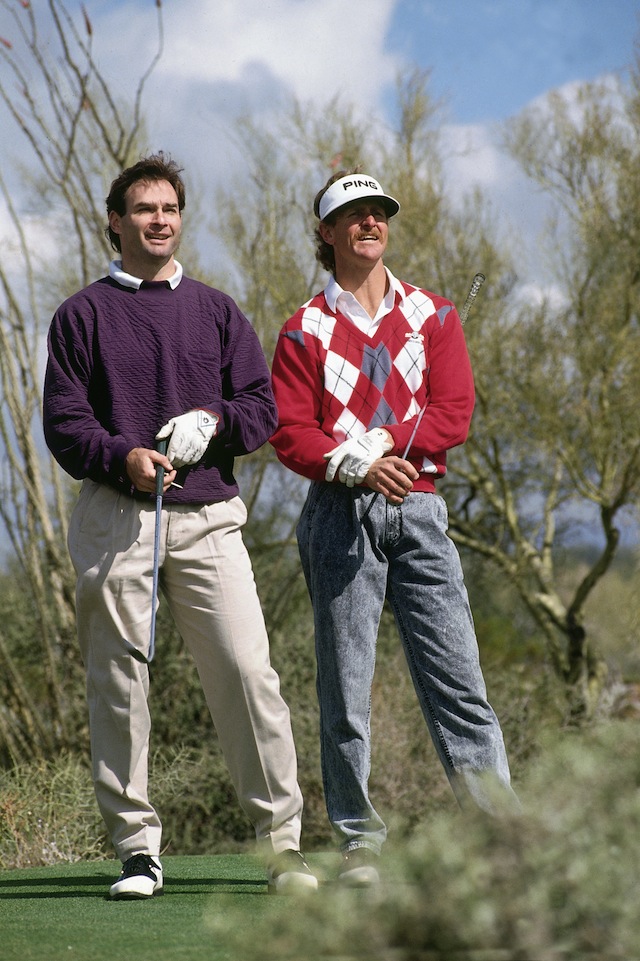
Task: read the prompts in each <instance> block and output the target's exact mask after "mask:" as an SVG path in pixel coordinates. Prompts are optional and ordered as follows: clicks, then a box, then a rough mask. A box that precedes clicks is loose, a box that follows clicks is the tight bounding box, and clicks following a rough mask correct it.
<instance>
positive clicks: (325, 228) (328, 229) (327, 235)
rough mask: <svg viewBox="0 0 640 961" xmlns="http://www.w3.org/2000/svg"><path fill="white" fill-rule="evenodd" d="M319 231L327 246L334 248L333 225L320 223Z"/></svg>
mask: <svg viewBox="0 0 640 961" xmlns="http://www.w3.org/2000/svg"><path fill="white" fill-rule="evenodd" d="M318 230H319V231H320V236H321V237H322V239H323V240H324V242H325V244H329V246H331V247H333V227H332V226H331V224H325V223H324V221H322V220H321V221H320V223H319V224H318Z"/></svg>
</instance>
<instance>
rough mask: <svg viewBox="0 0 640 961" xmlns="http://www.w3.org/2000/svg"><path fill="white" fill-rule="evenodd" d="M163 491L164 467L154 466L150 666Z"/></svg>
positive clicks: (160, 447) (162, 446)
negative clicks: (154, 515)
mask: <svg viewBox="0 0 640 961" xmlns="http://www.w3.org/2000/svg"><path fill="white" fill-rule="evenodd" d="M167 447H168V441H166V440H159V441H158V442H157V444H156V450H157V451H158V453H159V454H166V453H167ZM163 489H164V467H163V466H162V465H161V464H156V518H155V521H156V523H155V531H154V537H153V586H152V589H151V630H150V632H149V653H148V655H147V663H148V664H150V663H151V661H152V660H153V658H154V655H155V653H156V606H157V601H158V572H159V568H160V530H161V527H162V493H163Z"/></svg>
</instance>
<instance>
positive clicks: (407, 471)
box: [365, 457, 420, 505]
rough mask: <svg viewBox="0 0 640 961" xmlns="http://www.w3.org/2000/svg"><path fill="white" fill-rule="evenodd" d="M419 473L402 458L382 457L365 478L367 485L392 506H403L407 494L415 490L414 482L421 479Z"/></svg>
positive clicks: (375, 462)
mask: <svg viewBox="0 0 640 961" xmlns="http://www.w3.org/2000/svg"><path fill="white" fill-rule="evenodd" d="M419 476H420V475H419V473H418V471H417V470H416V469H415V467H414V466H413V464H411V463H410V462H409V461H408V460H403V459H402V457H381V458H380V459H379V460H376V461H374V463H373V464H372V465H371V467H370V469H369V472H368V473H367V476H366V478H365V483H366V484H368V486H369V487H370V488H371V489H372V490H374V491H378V492H379V493H380V494H383V495H384V497H385V498H386V500H388V501H389V503H390V504H396V505H397V504H402V502H403V501H404V499H405V497H406V496H407V494H409V493H411V491H412V490H413V481H414V480H417V479H418V477H419Z"/></svg>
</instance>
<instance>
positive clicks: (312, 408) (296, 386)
mask: <svg viewBox="0 0 640 961" xmlns="http://www.w3.org/2000/svg"><path fill="white" fill-rule="evenodd" d="M272 377H273V388H274V393H275V398H276V403H277V406H278V428H277V430H276V432H275V433H274V435H273V436H272V437H271V444H272V445H273V447H274V449H275V452H276V454H277V456H278V459H279V460H280V461H281V462H282V463H283V464H284V465H285V467H288V468H289V469H290V470H292V471H295V472H296V473H297V474H302V476H303V477H307V478H309V479H310V480H324V477H325V473H326V469H327V464H326V461H325V460H324V454H326V453H328V452H329V451H330V450H333V448H334V447H335V446H336V444H335V440H334V439H333V438H332V437H330V436H329V435H328V434H326V433H325V432H324V431H323V430H322V428H321V427H320V424H321V423H322V394H323V386H322V374H321V368H320V361H319V358H318V356H317V354H316V351H315V350H314V349H313V346H312V343H311V339H310V338H308V337H305V335H304V334H303V333H302V331H300V330H299V329H294V328H291V327H289V326H288V325H287V324H285V326H284V327H283V329H282V331H281V333H280V337H279V338H278V343H277V345H276V350H275V354H274V358H273V368H272Z"/></svg>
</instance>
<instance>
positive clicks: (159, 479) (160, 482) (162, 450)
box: [156, 437, 169, 497]
mask: <svg viewBox="0 0 640 961" xmlns="http://www.w3.org/2000/svg"><path fill="white" fill-rule="evenodd" d="M168 447H169V440H168V438H166V437H165V438H164V440H157V441H156V450H157V451H158V453H159V454H166V453H167V449H168ZM163 491H164V467H163V466H162V465H161V464H156V497H162V493H163Z"/></svg>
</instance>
